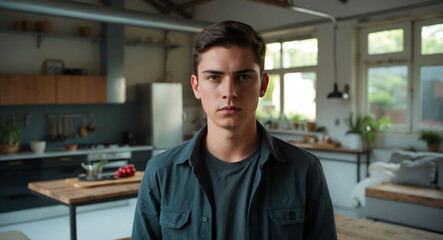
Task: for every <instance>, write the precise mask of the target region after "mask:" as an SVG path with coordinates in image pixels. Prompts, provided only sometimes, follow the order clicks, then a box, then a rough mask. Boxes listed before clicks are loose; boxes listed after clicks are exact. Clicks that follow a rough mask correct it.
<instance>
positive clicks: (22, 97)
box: [0, 74, 107, 105]
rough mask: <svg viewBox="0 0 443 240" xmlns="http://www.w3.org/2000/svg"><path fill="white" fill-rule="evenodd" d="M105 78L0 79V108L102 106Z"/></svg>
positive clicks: (8, 76) (10, 76)
mask: <svg viewBox="0 0 443 240" xmlns="http://www.w3.org/2000/svg"><path fill="white" fill-rule="evenodd" d="M106 102H107V83H106V77H101V76H77V75H54V76H51V75H32V74H28V75H25V74H3V75H0V105H19V104H56V103H57V104H79V103H106Z"/></svg>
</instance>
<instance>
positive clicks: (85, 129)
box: [80, 116, 88, 137]
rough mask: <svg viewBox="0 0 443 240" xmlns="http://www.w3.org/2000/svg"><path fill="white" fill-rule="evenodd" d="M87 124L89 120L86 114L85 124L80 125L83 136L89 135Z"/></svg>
mask: <svg viewBox="0 0 443 240" xmlns="http://www.w3.org/2000/svg"><path fill="white" fill-rule="evenodd" d="M86 124H87V122H86V116H85V117H83V125H82V126H81V127H80V135H81V136H82V137H86V136H88V128H87V127H86Z"/></svg>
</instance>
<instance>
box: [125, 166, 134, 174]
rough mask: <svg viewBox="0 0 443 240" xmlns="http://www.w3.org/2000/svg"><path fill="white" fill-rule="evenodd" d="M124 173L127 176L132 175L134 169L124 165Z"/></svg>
mask: <svg viewBox="0 0 443 240" xmlns="http://www.w3.org/2000/svg"><path fill="white" fill-rule="evenodd" d="M126 173H127V174H128V176H134V174H135V171H134V169H133V168H131V167H126Z"/></svg>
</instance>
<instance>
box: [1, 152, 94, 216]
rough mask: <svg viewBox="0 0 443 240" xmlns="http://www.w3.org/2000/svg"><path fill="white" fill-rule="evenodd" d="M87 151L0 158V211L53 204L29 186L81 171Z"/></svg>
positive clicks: (71, 175) (66, 176)
mask: <svg viewBox="0 0 443 240" xmlns="http://www.w3.org/2000/svg"><path fill="white" fill-rule="evenodd" d="M85 161H86V155H77V156H69V157H52V158H41V159H32V160H14V161H1V162H0V187H1V189H2V191H1V192H0V213H3V212H9V211H17V210H22V209H29V208H35V207H43V206H48V205H53V204H54V203H52V202H51V201H47V200H45V199H42V198H39V197H37V196H34V195H33V194H31V193H30V192H29V190H28V183H29V182H34V181H43V180H53V179H60V178H69V177H75V176H78V175H79V174H80V173H83V172H84V170H83V169H82V168H81V166H80V163H81V162H85Z"/></svg>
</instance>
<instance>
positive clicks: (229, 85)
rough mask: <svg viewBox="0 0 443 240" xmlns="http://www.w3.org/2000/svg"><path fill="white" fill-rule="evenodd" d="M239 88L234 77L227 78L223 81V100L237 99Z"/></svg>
mask: <svg viewBox="0 0 443 240" xmlns="http://www.w3.org/2000/svg"><path fill="white" fill-rule="evenodd" d="M236 89H237V86H236V83H235V79H234V77H226V78H225V79H223V81H222V94H223V99H236V98H237V90H236Z"/></svg>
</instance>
